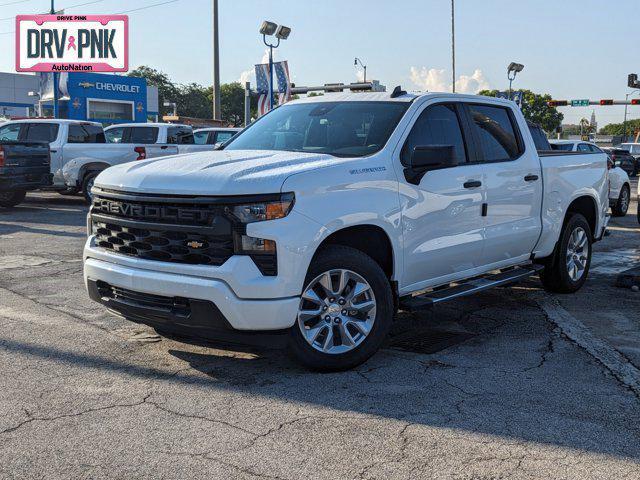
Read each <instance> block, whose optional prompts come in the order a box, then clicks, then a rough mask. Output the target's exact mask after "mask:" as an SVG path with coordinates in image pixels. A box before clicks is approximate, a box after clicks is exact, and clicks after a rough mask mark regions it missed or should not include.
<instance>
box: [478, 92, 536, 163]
mask: <svg viewBox="0 0 640 480" xmlns="http://www.w3.org/2000/svg"><path fill="white" fill-rule="evenodd" d="M469 114H470V115H471V121H472V124H473V125H474V127H475V129H476V133H477V137H478V140H479V142H480V144H479V148H480V154H481V155H482V157H481V158H482V159H483V160H484V161H485V162H496V161H504V160H513V159H515V158H518V157H519V156H520V155H521V154H522V153H523V151H524V149H523V148H522V147H521V146H520V143H519V142H518V136H517V133H516V127H515V125H514V124H513V122H512V120H511V116H510V115H509V110H508V109H506V108H504V107H494V106H491V105H475V104H469Z"/></svg>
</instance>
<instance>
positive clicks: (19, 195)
mask: <svg viewBox="0 0 640 480" xmlns="http://www.w3.org/2000/svg"><path fill="white" fill-rule="evenodd" d="M26 196H27V192H26V191H24V190H18V191H15V192H0V207H15V206H16V205H18V204H19V203H22V202H23V201H24V199H25V197H26Z"/></svg>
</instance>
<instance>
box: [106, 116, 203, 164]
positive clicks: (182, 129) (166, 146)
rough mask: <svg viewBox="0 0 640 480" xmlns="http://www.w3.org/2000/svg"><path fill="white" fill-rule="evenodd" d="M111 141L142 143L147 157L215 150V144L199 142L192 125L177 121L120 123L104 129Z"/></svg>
mask: <svg viewBox="0 0 640 480" xmlns="http://www.w3.org/2000/svg"><path fill="white" fill-rule="evenodd" d="M104 133H105V135H106V137H107V142H109V143H131V144H136V145H142V146H144V147H145V149H146V152H147V158H155V157H164V156H167V155H176V154H181V153H192V152H205V151H211V150H213V145H207V144H198V143H196V141H195V138H194V135H193V133H194V132H193V129H192V128H191V126H190V125H182V124H175V123H120V124H118V125H111V126H110V127H107V128H105V129H104Z"/></svg>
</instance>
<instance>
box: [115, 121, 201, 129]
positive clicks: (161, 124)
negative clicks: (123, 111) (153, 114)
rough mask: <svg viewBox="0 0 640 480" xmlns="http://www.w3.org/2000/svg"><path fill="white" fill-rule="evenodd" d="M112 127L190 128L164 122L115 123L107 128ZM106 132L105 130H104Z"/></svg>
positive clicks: (181, 124) (180, 124) (182, 124)
mask: <svg viewBox="0 0 640 480" xmlns="http://www.w3.org/2000/svg"><path fill="white" fill-rule="evenodd" d="M114 127H190V125H185V124H184V123H166V122H137V123H136V122H133V123H116V124H114V125H109V126H108V127H107V128H114ZM105 130H106V128H105Z"/></svg>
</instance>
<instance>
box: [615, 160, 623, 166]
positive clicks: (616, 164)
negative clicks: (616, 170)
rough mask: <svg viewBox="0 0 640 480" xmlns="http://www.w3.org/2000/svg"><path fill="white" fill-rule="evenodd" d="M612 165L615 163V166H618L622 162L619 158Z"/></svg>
mask: <svg viewBox="0 0 640 480" xmlns="http://www.w3.org/2000/svg"><path fill="white" fill-rule="evenodd" d="M614 165H615V166H616V167H619V166H620V165H622V162H621V161H620V160H618V161H616V162H615V163H614Z"/></svg>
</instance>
